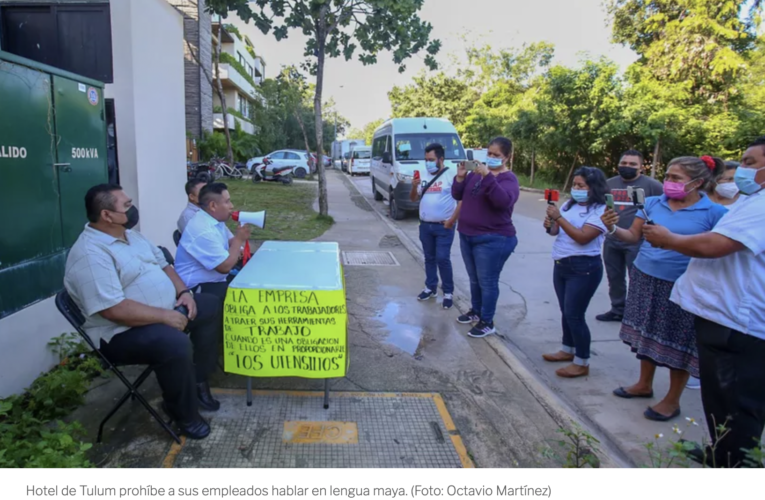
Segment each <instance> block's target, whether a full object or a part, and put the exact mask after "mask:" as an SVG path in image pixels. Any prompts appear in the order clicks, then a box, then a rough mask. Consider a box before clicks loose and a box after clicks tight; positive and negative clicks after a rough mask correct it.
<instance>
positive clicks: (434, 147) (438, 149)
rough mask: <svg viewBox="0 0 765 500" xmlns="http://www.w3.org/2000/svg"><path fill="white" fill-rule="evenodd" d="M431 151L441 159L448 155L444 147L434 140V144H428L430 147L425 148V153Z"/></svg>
mask: <svg viewBox="0 0 765 500" xmlns="http://www.w3.org/2000/svg"><path fill="white" fill-rule="evenodd" d="M431 151H432V152H434V153H436V158H437V159H439V160H443V159H444V157H445V156H446V152H445V151H444V147H443V146H442V145H440V144H439V143H437V142H434V143H433V144H428V147H426V148H425V153H430V152H431Z"/></svg>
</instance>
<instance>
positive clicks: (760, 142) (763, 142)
mask: <svg viewBox="0 0 765 500" xmlns="http://www.w3.org/2000/svg"><path fill="white" fill-rule="evenodd" d="M755 146H762V147H765V135H763V136H760V137H758V138H757V139H755V140H754V142H753V143H751V144H750V145H749V146H747V147H746V149H749V148H753V147H755Z"/></svg>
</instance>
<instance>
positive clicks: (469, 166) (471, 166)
mask: <svg viewBox="0 0 765 500" xmlns="http://www.w3.org/2000/svg"><path fill="white" fill-rule="evenodd" d="M464 163H465V169H466V170H467V171H468V172H472V171H473V170H475V169H476V167H478V166H480V165H481V162H480V161H478V160H467V161H466V162H464Z"/></svg>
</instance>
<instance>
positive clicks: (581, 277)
mask: <svg viewBox="0 0 765 500" xmlns="http://www.w3.org/2000/svg"><path fill="white" fill-rule="evenodd" d="M602 280H603V261H602V260H601V258H600V256H599V255H598V256H596V257H590V256H584V255H579V256H574V257H568V258H565V259H560V260H556V261H555V270H554V271H553V284H554V285H555V294H556V295H557V296H558V304H560V310H561V313H562V319H561V324H562V326H563V348H562V351H563V352H567V353H570V354H574V356H575V358H574V363H576V364H578V365H582V366H587V365H588V364H589V359H590V328H589V327H588V326H587V321H586V320H585V317H584V315H585V313H586V312H587V307H588V306H589V305H590V300H592V296H593V295H595V291H596V290H597V289H598V286H599V285H600V282H601V281H602Z"/></svg>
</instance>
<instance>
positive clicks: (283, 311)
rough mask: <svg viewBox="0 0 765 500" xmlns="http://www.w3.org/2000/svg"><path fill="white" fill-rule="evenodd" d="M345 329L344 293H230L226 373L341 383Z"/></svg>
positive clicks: (225, 329)
mask: <svg viewBox="0 0 765 500" xmlns="http://www.w3.org/2000/svg"><path fill="white" fill-rule="evenodd" d="M347 325H348V318H347V314H346V305H345V292H344V290H315V291H314V290H297V291H293V290H263V289H236V288H229V291H228V294H227V296H226V304H225V311H224V320H223V336H224V353H225V370H226V371H227V372H229V373H237V374H239V375H246V376H249V377H305V378H335V377H344V376H345V372H346V369H347V366H348V351H347Z"/></svg>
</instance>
